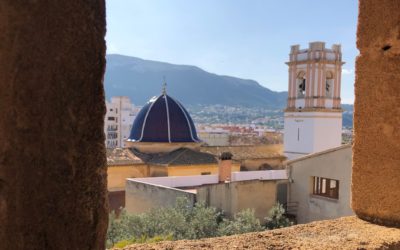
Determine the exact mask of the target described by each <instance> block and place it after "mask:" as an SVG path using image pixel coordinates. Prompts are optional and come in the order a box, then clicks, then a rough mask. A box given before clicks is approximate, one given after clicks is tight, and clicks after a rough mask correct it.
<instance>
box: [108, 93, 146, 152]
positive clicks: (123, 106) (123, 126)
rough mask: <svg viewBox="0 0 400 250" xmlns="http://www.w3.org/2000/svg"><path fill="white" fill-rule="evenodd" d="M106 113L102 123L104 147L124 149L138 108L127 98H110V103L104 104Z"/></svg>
mask: <svg viewBox="0 0 400 250" xmlns="http://www.w3.org/2000/svg"><path fill="white" fill-rule="evenodd" d="M106 107H107V113H106V117H105V122H104V133H105V135H106V147H107V148H117V147H126V145H125V140H126V139H128V137H129V134H130V132H131V129H132V124H133V121H134V120H135V117H136V114H137V113H138V110H139V109H138V108H137V107H135V105H133V104H132V103H131V101H130V99H129V97H127V96H114V97H111V102H106Z"/></svg>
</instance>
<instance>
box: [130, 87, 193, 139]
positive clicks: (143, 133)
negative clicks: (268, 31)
mask: <svg viewBox="0 0 400 250" xmlns="http://www.w3.org/2000/svg"><path fill="white" fill-rule="evenodd" d="M128 142H169V143H171V142H178V143H182V142H183V143H186V142H200V140H199V138H198V137H197V133H196V128H195V126H194V123H193V120H192V118H191V117H190V115H189V113H188V112H187V110H186V109H185V108H184V107H183V106H182V104H181V103H179V102H178V101H176V100H175V99H173V98H172V97H170V96H169V95H167V94H166V93H165V92H164V93H163V94H162V95H160V96H159V97H153V98H151V99H150V101H149V102H147V104H146V105H145V106H144V107H143V108H142V109H141V110H140V112H139V113H138V115H137V116H136V119H135V121H134V122H133V126H132V130H131V134H130V136H129V139H128Z"/></svg>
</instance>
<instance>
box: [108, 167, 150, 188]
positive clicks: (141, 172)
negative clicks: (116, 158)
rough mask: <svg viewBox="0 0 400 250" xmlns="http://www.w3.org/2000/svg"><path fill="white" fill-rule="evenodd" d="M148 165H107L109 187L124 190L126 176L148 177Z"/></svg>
mask: <svg viewBox="0 0 400 250" xmlns="http://www.w3.org/2000/svg"><path fill="white" fill-rule="evenodd" d="M148 176H149V174H148V167H147V165H138V164H135V165H126V166H108V167H107V188H108V190H109V191H114V190H124V189H125V183H126V178H142V177H148Z"/></svg>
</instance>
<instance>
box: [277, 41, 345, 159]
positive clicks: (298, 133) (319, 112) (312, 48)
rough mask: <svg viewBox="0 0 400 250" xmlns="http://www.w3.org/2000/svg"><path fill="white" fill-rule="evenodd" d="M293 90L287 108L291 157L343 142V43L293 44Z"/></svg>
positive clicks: (286, 132)
mask: <svg viewBox="0 0 400 250" xmlns="http://www.w3.org/2000/svg"><path fill="white" fill-rule="evenodd" d="M286 64H287V65H288V66H289V90H288V101H287V107H286V109H285V118H284V122H285V128H284V147H285V154H286V156H287V157H288V158H289V159H294V158H297V157H300V156H303V155H307V154H310V153H315V152H319V151H323V150H326V149H329V148H333V147H337V146H340V145H341V140H342V136H341V134H342V109H341V105H340V84H341V72H342V65H343V64H344V62H342V53H341V48H340V45H336V44H335V45H333V46H332V48H331V49H327V48H325V43H324V42H312V43H310V44H309V47H308V48H307V49H300V46H299V45H293V46H292V47H291V51H290V55H289V62H287V63H286Z"/></svg>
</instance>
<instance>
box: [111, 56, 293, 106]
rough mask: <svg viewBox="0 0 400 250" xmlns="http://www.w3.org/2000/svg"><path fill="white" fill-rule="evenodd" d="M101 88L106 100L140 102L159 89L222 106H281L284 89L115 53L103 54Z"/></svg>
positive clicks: (191, 102) (190, 100) (186, 100)
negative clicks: (120, 97) (121, 97)
mask: <svg viewBox="0 0 400 250" xmlns="http://www.w3.org/2000/svg"><path fill="white" fill-rule="evenodd" d="M106 58H107V68H106V74H105V81H104V83H105V90H106V96H107V99H109V98H110V97H111V96H116V95H126V96H129V97H130V98H131V101H132V102H133V103H135V104H136V105H143V104H144V103H146V102H147V101H148V100H149V99H150V98H151V97H153V96H156V95H159V94H160V93H161V91H162V85H163V78H164V77H165V78H166V82H167V92H168V93H169V94H170V95H171V96H172V97H174V98H176V99H177V100H179V101H180V102H182V103H183V104H184V105H224V106H244V107H263V108H267V109H283V108H284V107H285V105H286V98H287V92H276V91H272V90H270V89H268V88H265V87H263V86H261V85H260V84H259V83H258V82H256V81H254V80H246V79H240V78H236V77H231V76H224V75H217V74H213V73H209V72H206V71H204V70H202V69H200V68H198V67H196V66H189V65H175V64H170V63H164V62H157V61H150V60H143V59H140V58H136V57H130V56H123V55H117V54H110V55H107V57H106Z"/></svg>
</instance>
